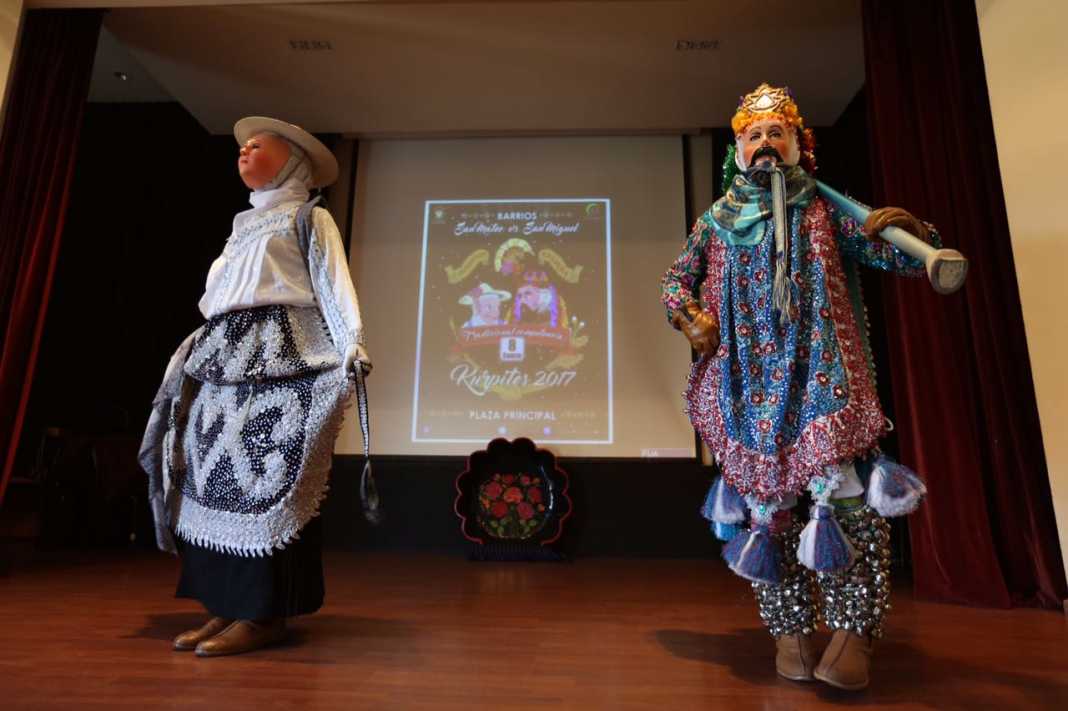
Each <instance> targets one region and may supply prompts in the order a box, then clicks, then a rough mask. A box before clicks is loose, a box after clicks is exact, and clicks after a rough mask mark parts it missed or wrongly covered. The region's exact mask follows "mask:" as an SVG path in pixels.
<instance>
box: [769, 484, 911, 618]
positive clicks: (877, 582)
mask: <svg viewBox="0 0 1068 711" xmlns="http://www.w3.org/2000/svg"><path fill="white" fill-rule="evenodd" d="M836 515H837V518H838V521H839V523H841V525H842V529H843V530H844V531H845V534H846V535H847V536H848V537H849V539H850V540H851V541H852V542H853V546H854V547H855V548H856V550H857V559H856V561H855V562H854V563H853V565H852V566H850V567H849V568H848V569H847V570H844V571H841V572H837V573H818V574H817V573H813V572H812V571H810V570H808V569H807V568H805V567H804V566H803V565H801V564H800V563H799V562H798V561H797V542H798V538H799V537H800V535H801V530H802V528H803V526H802V524H801V522H800V521H798V520H797V519H796V517H795V518H794V519H793V520H792V522H791V524H790V526H789V527H788V528H787V529H786V530H785V531H784V532H783V533H781V534H780V540H781V543H782V545H783V582H782V583H781V584H779V585H765V584H763V583H753V591H754V593H755V595H756V600H757V605H758V606H759V608H760V618H761V619H762V620H763V621H764V625H765V626H766V627H767V628H768V631H769V632H770V633H771V634H772V636H774V637H781V636H783V635H790V634H804V635H808V634H811V633H812V631H813V630H814V629H815V627H816V623H817V621H818V620H819V619H823V620H824V621H825V622H826V624H827V627H828V628H830V629H832V630H838V629H846V630H849V631H851V632H854V633H856V634H858V635H860V636H866V635H871V636H872V637H874V638H876V639H877V638H879V637H881V636H882V634H883V618H884V616H885V615H886V612H887V610H889V609H890V602H889V599H890V547H889V546H890V525H889V524H888V523H887V522H886V519H884V518H882V517H881V516H879V515H878V514H877V513H875V511H873V510H872V509H871V508H870V507H868V506H867V505H865V504H861V505H860V506H856V507H853V508H842V509H838V510H837V511H836ZM817 587H818V588H819V598H817V597H816V595H815V590H816V588H817ZM817 600H818V602H817ZM820 603H822V604H820ZM821 606H822V610H821V609H820V607H821Z"/></svg>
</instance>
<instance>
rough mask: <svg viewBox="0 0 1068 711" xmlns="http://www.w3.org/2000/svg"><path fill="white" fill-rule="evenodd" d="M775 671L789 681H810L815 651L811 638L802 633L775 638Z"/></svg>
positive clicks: (814, 663) (814, 662)
mask: <svg viewBox="0 0 1068 711" xmlns="http://www.w3.org/2000/svg"><path fill="white" fill-rule="evenodd" d="M775 649H776V652H775V671H776V672H778V674H779V676H781V677H783V678H784V679H789V680H791V681H812V679H813V677H812V669H813V668H814V667H815V666H816V653H815V652H814V651H813V649H812V638H811V637H810V636H808V635H803V634H784V635H783V636H782V637H779V638H777V639H776V640H775Z"/></svg>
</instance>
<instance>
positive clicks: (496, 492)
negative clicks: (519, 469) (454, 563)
mask: <svg viewBox="0 0 1068 711" xmlns="http://www.w3.org/2000/svg"><path fill="white" fill-rule="evenodd" d="M547 488H548V487H547V485H546V481H545V480H544V479H543V478H542V477H540V476H537V475H535V474H522V473H520V474H502V473H496V474H494V475H493V476H492V477H490V479H489V480H488V481H485V482H483V484H482V485H481V486H480V487H479V492H478V522H479V524H480V525H481V526H482V528H484V529H485V530H486V531H488V532H490V533H491V534H493V535H494V536H495V537H497V538H501V539H505V540H525V539H528V538H530V537H531V536H533V535H534V534H535V533H537V532H538V531H539V530H541V528H542V526H544V525H545V522H546V521H547V520H548V514H547V513H546V508H545V501H546V499H547V498H548V493H549V492H548V491H547Z"/></svg>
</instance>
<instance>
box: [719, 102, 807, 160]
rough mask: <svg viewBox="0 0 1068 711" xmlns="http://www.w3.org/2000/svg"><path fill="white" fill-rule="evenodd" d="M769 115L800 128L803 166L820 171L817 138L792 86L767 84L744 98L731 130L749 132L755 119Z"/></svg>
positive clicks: (765, 117) (739, 104) (762, 118)
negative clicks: (800, 109) (806, 126)
mask: <svg viewBox="0 0 1068 711" xmlns="http://www.w3.org/2000/svg"><path fill="white" fill-rule="evenodd" d="M769 118H778V119H781V120H782V121H783V122H784V123H785V124H786V125H787V126H790V127H791V128H793V129H794V130H796V131H797V140H798V144H799V145H800V148H801V166H802V167H803V168H804V169H805V170H807V171H808V172H809V173H813V172H815V170H816V153H815V151H816V137H815V136H814V135H813V134H812V129H810V128H805V120H804V119H803V118H801V112H800V111H798V110H797V104H796V103H795V102H794V97H793V95H792V94H791V93H790V87H787V86H783V87H774V86H771V85H770V84H767V83H764V84H761V85H760V86H758V87H757V88H756V89H753V91H751V92H750V93H748V94H746V95H745V96H743V97H741V100H740V101H739V102H738V110H737V111H736V112H735V113H734V118H732V119H731V130H733V131H734V135H735V136H740V135H742V134H743V133H745V130H746V129H747V128H749V126H751V125H752V124H753V122H754V121H763V120H765V119H769Z"/></svg>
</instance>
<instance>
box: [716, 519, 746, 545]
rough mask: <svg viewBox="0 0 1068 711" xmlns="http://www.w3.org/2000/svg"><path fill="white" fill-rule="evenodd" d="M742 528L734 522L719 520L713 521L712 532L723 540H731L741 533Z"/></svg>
mask: <svg viewBox="0 0 1068 711" xmlns="http://www.w3.org/2000/svg"><path fill="white" fill-rule="evenodd" d="M741 531H742V529H741V527H740V526H737V525H735V524H733V523H720V522H719V521H713V522H712V533H714V534H715V535H716V538H718V539H719V540H721V541H731V540H734V537H735V536H737V535H738V534H739V533H741Z"/></svg>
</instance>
